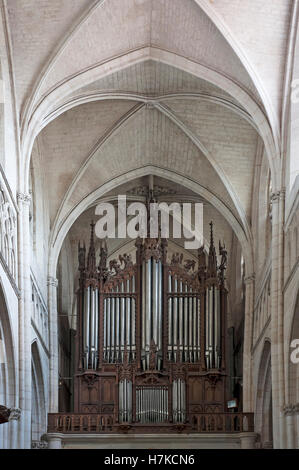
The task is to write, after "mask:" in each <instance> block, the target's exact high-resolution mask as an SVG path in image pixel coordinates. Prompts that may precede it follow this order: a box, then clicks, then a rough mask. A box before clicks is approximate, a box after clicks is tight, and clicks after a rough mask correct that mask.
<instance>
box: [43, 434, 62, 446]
mask: <svg viewBox="0 0 299 470" xmlns="http://www.w3.org/2000/svg"><path fill="white" fill-rule="evenodd" d="M62 438H63V434H58V433H57V434H47V441H48V449H61V440H62Z"/></svg>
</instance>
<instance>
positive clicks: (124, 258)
mask: <svg viewBox="0 0 299 470" xmlns="http://www.w3.org/2000/svg"><path fill="white" fill-rule="evenodd" d="M118 259H119V261H120V264H122V263H124V265H125V268H127V267H128V266H132V265H133V261H132V255H127V253H124V254H123V255H119V257H118Z"/></svg>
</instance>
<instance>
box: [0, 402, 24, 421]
mask: <svg viewBox="0 0 299 470" xmlns="http://www.w3.org/2000/svg"><path fill="white" fill-rule="evenodd" d="M20 416H21V410H20V408H7V407H6V406H3V405H0V424H3V423H7V422H8V421H13V420H19V419H20Z"/></svg>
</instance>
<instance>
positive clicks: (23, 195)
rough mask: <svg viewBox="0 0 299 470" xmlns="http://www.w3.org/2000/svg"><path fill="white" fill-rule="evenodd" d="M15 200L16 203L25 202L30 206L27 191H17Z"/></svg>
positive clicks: (29, 196)
mask: <svg viewBox="0 0 299 470" xmlns="http://www.w3.org/2000/svg"><path fill="white" fill-rule="evenodd" d="M17 201H18V204H25V205H27V206H30V202H31V195H30V194H29V193H21V192H18V193H17Z"/></svg>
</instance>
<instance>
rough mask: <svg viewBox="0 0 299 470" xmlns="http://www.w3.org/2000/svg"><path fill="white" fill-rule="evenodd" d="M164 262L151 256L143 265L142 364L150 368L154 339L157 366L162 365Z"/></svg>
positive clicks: (145, 367)
mask: <svg viewBox="0 0 299 470" xmlns="http://www.w3.org/2000/svg"><path fill="white" fill-rule="evenodd" d="M162 283H163V278H162V263H161V261H156V260H155V259H154V258H150V259H148V260H146V261H144V262H143V265H142V306H141V311H142V323H141V330H142V331H141V338H142V364H143V369H148V368H149V360H150V347H151V342H152V341H154V344H155V347H156V349H157V352H158V355H157V357H158V359H157V364H156V367H157V368H160V367H161V365H162V362H161V361H162V305H163V303H162Z"/></svg>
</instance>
